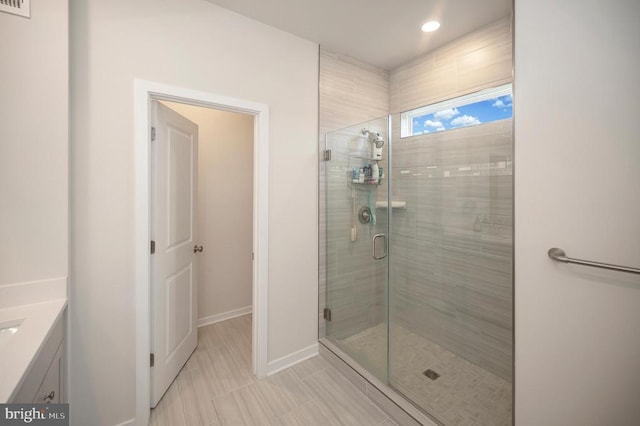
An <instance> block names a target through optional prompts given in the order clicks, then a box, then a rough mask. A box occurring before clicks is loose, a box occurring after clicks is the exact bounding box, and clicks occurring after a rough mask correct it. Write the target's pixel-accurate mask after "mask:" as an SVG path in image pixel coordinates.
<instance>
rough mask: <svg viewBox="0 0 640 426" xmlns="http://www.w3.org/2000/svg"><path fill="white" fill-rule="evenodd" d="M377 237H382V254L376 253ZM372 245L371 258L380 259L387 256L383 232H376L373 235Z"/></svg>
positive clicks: (385, 239)
mask: <svg viewBox="0 0 640 426" xmlns="http://www.w3.org/2000/svg"><path fill="white" fill-rule="evenodd" d="M378 238H383V239H384V253H383V254H382V256H378V255H376V240H377V239H378ZM372 247H373V250H372V251H373V258H374V259H376V260H380V259H384V258H385V257H387V236H386V235H384V234H376V235H374V236H373V243H372Z"/></svg>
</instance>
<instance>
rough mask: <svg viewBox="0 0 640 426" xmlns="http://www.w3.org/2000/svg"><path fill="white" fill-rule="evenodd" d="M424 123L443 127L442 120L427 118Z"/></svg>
mask: <svg viewBox="0 0 640 426" xmlns="http://www.w3.org/2000/svg"><path fill="white" fill-rule="evenodd" d="M424 125H425V126H429V127H442V121H431V120H427V121H425V122H424Z"/></svg>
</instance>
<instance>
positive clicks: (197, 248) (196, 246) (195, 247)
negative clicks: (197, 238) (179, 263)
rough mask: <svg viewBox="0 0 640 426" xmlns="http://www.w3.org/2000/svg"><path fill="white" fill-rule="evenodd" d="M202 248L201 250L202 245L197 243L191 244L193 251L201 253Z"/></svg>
mask: <svg viewBox="0 0 640 426" xmlns="http://www.w3.org/2000/svg"><path fill="white" fill-rule="evenodd" d="M202 250H203V248H202V246H198V245H195V246H193V252H194V253H202Z"/></svg>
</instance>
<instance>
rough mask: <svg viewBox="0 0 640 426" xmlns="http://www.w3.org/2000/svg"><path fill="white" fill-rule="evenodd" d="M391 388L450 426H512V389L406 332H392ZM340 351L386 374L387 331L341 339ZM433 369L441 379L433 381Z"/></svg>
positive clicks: (377, 328) (383, 328) (373, 330)
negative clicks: (429, 372) (430, 375)
mask: <svg viewBox="0 0 640 426" xmlns="http://www.w3.org/2000/svg"><path fill="white" fill-rule="evenodd" d="M391 340H392V341H391V348H402V350H395V351H394V350H391V351H390V352H389V357H390V363H389V364H390V372H389V382H390V383H391V384H392V385H393V387H394V388H395V389H396V390H398V391H399V392H400V393H402V394H404V395H405V396H407V397H408V398H409V399H411V400H412V401H413V402H414V403H416V404H417V405H419V406H420V407H422V408H423V409H424V410H425V411H426V412H428V413H429V414H431V415H432V416H433V417H435V418H436V419H437V420H439V421H440V422H442V423H444V424H445V425H459V426H462V425H487V426H489V425H491V426H500V425H505V426H506V425H510V424H511V422H512V384H511V382H508V381H507V380H505V379H503V378H501V377H498V376H496V375H495V374H493V373H490V372H488V371H486V370H485V369H483V368H482V367H480V366H478V365H476V364H473V363H471V362H469V361H467V360H465V359H464V358H461V357H459V356H457V355H456V354H454V353H452V352H450V351H448V350H446V349H444V348H443V347H441V346H439V345H436V344H435V343H432V342H430V341H429V340H427V339H425V338H423V337H421V336H418V335H417V334H415V333H412V332H410V331H408V330H406V329H404V328H402V327H399V326H394V327H393V328H392V329H391ZM338 343H339V345H340V347H341V348H342V349H343V350H345V352H347V353H348V354H349V355H351V356H352V357H353V358H355V359H358V360H360V359H366V361H365V364H367V365H366V367H367V368H373V369H374V370H376V371H384V369H385V368H386V361H387V326H386V324H380V325H377V326H375V327H372V328H369V329H367V330H364V331H362V332H360V333H358V334H355V335H353V336H350V337H348V338H345V339H342V340H340V341H339V342H338ZM427 369H431V370H433V371H435V372H436V373H438V374H439V375H440V377H438V378H437V379H436V380H431V379H429V378H428V377H426V376H425V375H424V374H423V372H424V371H425V370H427Z"/></svg>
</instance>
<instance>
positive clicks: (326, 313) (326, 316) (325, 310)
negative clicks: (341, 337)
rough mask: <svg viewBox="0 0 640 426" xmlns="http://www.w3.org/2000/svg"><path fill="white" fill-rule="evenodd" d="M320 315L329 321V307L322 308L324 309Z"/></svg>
mask: <svg viewBox="0 0 640 426" xmlns="http://www.w3.org/2000/svg"><path fill="white" fill-rule="evenodd" d="M322 316H323V317H324V319H326V320H327V321H331V309H329V308H324V311H322Z"/></svg>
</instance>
